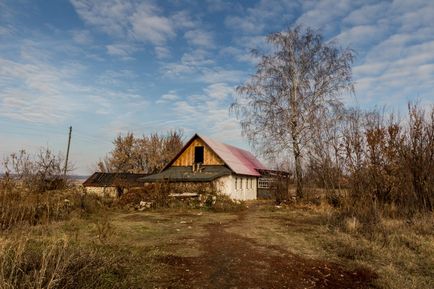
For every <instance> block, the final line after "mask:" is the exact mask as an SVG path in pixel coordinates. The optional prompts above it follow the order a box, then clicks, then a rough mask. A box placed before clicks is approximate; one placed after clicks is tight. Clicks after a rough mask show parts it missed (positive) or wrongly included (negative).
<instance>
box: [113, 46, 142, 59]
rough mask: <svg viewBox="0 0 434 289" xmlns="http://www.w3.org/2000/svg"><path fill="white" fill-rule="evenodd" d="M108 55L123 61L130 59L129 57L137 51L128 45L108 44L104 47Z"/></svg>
mask: <svg viewBox="0 0 434 289" xmlns="http://www.w3.org/2000/svg"><path fill="white" fill-rule="evenodd" d="M106 49H107V53H108V54H109V55H114V56H120V57H122V58H124V59H131V55H132V54H133V53H134V52H136V51H137V49H136V48H135V47H134V46H133V45H130V44H109V45H107V46H106Z"/></svg>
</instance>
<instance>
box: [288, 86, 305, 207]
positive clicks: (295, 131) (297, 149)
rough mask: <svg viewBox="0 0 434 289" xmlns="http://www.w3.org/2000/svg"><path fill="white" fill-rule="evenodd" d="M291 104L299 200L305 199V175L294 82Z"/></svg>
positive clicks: (291, 91) (293, 149)
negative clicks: (302, 163) (302, 164)
mask: <svg viewBox="0 0 434 289" xmlns="http://www.w3.org/2000/svg"><path fill="white" fill-rule="evenodd" d="M289 98H290V99H289V102H290V106H291V136H292V152H293V155H294V163H295V184H296V196H297V199H302V198H303V173H302V168H301V150H300V144H299V142H300V139H299V132H298V114H299V111H298V106H297V85H296V83H294V82H293V85H292V87H291V90H290V96H289Z"/></svg>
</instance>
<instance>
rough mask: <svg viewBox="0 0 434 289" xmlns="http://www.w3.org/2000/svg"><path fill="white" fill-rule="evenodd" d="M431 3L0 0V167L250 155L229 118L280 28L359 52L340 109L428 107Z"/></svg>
mask: <svg viewBox="0 0 434 289" xmlns="http://www.w3.org/2000/svg"><path fill="white" fill-rule="evenodd" d="M433 15H434V1H432V0H426V1H418V0H414V1H407V0H402V1H367V0H365V1H354V0H347V1H345V0H342V1H332V0H323V1H309V0H306V1H302V0H300V1H288V0H283V1H279V0H258V1H237V2H236V1H223V0H210V1H199V0H198V1H193V0H185V1H181V0H167V1H134V0H131V1H127V0H123V1H121V0H71V1H67V0H51V1H49V0H10V1H9V0H0V157H4V156H6V155H7V154H9V153H11V152H13V151H17V150H18V149H20V148H24V149H26V150H28V151H30V152H34V151H37V150H39V148H41V147H43V146H47V145H48V146H49V147H51V148H52V149H53V150H54V151H56V152H57V151H59V152H63V153H64V152H65V148H66V141H67V130H68V127H69V126H70V125H72V127H73V136H72V146H71V160H72V162H73V163H74V164H75V167H76V171H75V173H78V174H88V173H90V172H91V171H93V169H94V167H95V166H94V164H95V163H96V161H97V160H98V159H99V158H101V157H103V156H104V155H105V154H106V153H107V152H109V151H110V150H111V148H112V145H111V141H112V140H113V138H114V137H115V136H116V135H117V134H119V133H126V132H128V131H131V132H134V133H135V134H138V135H141V134H143V133H146V134H147V133H151V132H164V131H166V130H169V129H174V128H180V129H183V130H184V134H185V136H186V137H187V138H188V137H190V135H192V134H193V133H194V132H199V133H202V134H204V135H207V136H209V137H213V138H216V139H218V140H220V141H224V142H227V143H231V144H235V145H239V146H242V147H245V148H248V145H247V142H246V141H245V140H243V139H242V137H241V131H240V127H239V124H238V122H237V121H236V120H235V119H234V117H233V116H231V115H229V112H228V106H229V104H230V103H231V102H232V100H233V97H234V87H236V86H237V85H239V84H241V83H242V82H243V81H244V80H245V79H246V78H247V77H248V76H249V74H252V73H253V72H254V65H255V59H254V58H253V57H252V56H251V55H250V54H249V51H250V49H251V48H261V47H264V35H266V34H268V33H270V32H274V31H279V30H282V29H283V28H284V27H286V26H288V25H296V24H303V25H305V26H310V27H313V28H316V29H320V31H321V32H322V33H323V35H324V37H325V39H326V40H334V39H337V40H339V42H340V44H341V45H342V46H350V47H351V48H353V49H354V50H355V51H356V52H357V58H356V61H355V63H354V67H353V73H354V80H355V82H356V86H355V88H356V95H355V96H348V97H345V98H344V101H345V103H346V104H348V105H358V106H362V107H375V106H383V105H387V106H388V107H389V109H392V110H394V111H401V112H405V107H406V103H407V102H408V101H410V100H418V101H419V102H421V103H422V104H423V105H431V104H434V93H433V91H434V24H433Z"/></svg>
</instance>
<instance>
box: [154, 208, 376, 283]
mask: <svg viewBox="0 0 434 289" xmlns="http://www.w3.org/2000/svg"><path fill="white" fill-rule="evenodd" d="M246 214H248V213H246V212H242V213H240V214H239V215H238V218H237V219H236V220H234V221H231V222H227V223H215V224H209V225H206V229H207V234H206V236H204V237H202V238H200V240H198V241H199V243H200V244H202V248H201V250H202V251H203V252H204V253H203V254H202V255H201V256H199V257H179V256H175V255H167V256H164V257H159V259H158V260H159V261H160V262H162V263H164V264H166V265H167V266H169V268H170V272H171V274H170V278H168V279H167V280H164V281H162V282H161V280H160V282H159V283H160V284H161V286H162V287H163V288H216V289H217V288H218V289H223V288H234V289H235V288H373V285H372V281H373V280H374V279H376V278H377V274H376V273H374V272H372V271H370V270H368V269H365V268H356V269H354V270H349V269H346V268H345V267H344V266H343V265H340V264H336V263H333V262H328V261H325V260H314V259H307V258H303V257H302V256H298V255H296V254H293V253H290V252H288V251H286V250H284V249H282V248H280V247H277V246H263V245H260V244H258V243H257V242H255V241H254V240H252V239H249V238H245V237H242V236H240V235H237V234H234V233H229V232H227V231H226V230H225V229H227V228H230V227H231V226H233V225H235V224H236V223H238V222H241V221H242V220H243V219H244V218H246ZM160 288H161V287H160Z"/></svg>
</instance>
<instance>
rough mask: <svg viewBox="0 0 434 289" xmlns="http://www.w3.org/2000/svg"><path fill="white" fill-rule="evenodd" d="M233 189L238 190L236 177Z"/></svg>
mask: <svg viewBox="0 0 434 289" xmlns="http://www.w3.org/2000/svg"><path fill="white" fill-rule="evenodd" d="M235 190H238V178H235Z"/></svg>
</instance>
